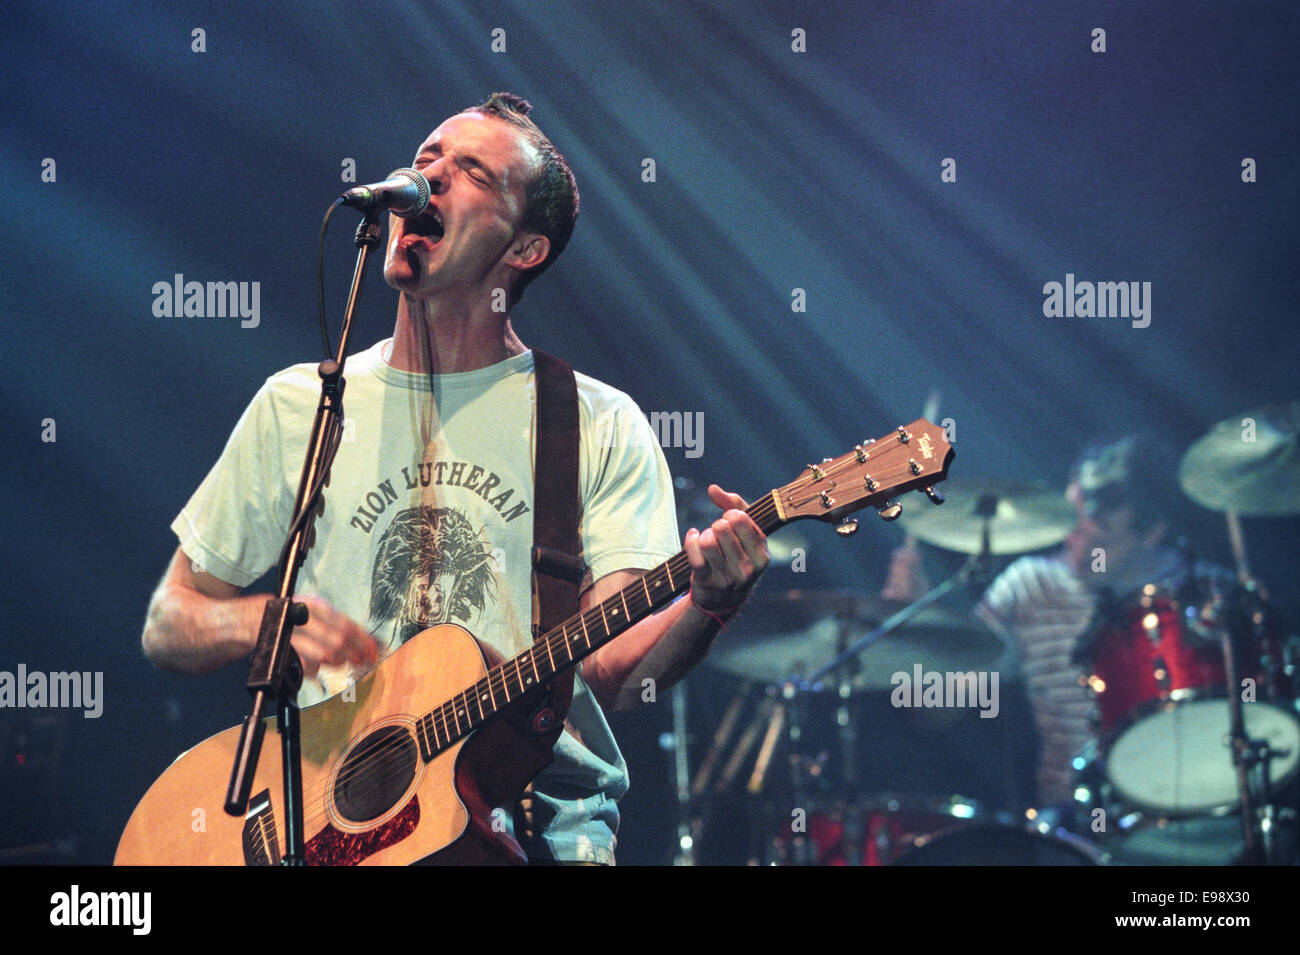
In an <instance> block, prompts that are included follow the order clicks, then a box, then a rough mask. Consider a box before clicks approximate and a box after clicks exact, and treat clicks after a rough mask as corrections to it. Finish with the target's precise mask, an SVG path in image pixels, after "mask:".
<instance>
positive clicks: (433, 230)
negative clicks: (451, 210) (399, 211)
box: [405, 210, 444, 244]
mask: <svg viewBox="0 0 1300 955" xmlns="http://www.w3.org/2000/svg"><path fill="white" fill-rule="evenodd" d="M405 231H406V234H407V235H418V236H424V237H425V238H428V239H432V240H433V243H434V244H436V243H437V242H438V241H439V240H440V239H441V238H442V235H443V232H444V229H443V225H442V217H441V216H439V215H438V213H437V211H436V210H429V211H427V212H422V213H420V214H419V215H418V216H416V217H415V218H413V219H407V220H406V229H405Z"/></svg>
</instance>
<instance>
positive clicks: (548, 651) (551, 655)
mask: <svg viewBox="0 0 1300 955" xmlns="http://www.w3.org/2000/svg"><path fill="white" fill-rule="evenodd" d="M560 632H561V633H563V632H564V628H563V627H561V628H560ZM542 642H543V643H545V644H546V657H547V659H549V660H550V661H551V672H552V673H559V672H560V670H559V667H557V666H556V665H555V654H554V653H553V652H552V651H551V641H550V640H549V639H547V640H543V641H542Z"/></svg>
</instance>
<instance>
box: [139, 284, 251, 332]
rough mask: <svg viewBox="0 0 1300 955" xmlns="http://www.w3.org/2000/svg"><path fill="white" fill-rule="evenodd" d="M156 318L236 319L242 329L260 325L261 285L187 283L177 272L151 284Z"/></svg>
mask: <svg viewBox="0 0 1300 955" xmlns="http://www.w3.org/2000/svg"><path fill="white" fill-rule="evenodd" d="M153 295H154V300H153V314H154V317H155V318H239V319H241V321H240V323H239V326H240V327H241V328H256V327H257V326H258V325H260V324H261V322H262V283H261V282H194V281H191V282H187V281H185V276H184V275H183V274H181V273H180V272H177V273H176V274H175V275H173V276H172V280H171V281H170V282H154V283H153Z"/></svg>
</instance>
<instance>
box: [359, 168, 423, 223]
mask: <svg viewBox="0 0 1300 955" xmlns="http://www.w3.org/2000/svg"><path fill="white" fill-rule="evenodd" d="M339 198H340V199H341V200H342V201H343V205H345V206H351V207H352V208H353V209H360V210H361V211H362V212H379V211H380V210H382V209H387V210H388V211H389V212H391V213H393V215H397V216H401V217H402V218H403V219H409V218H411V217H412V216H418V215H419V214H420V213H421V212H423V211H424V210H425V208H426V207H427V206H428V205H429V180H428V179H425V178H424V176H422V175H420V174H419V173H418V172H416V171H415V170H414V169H394V170H393V171H392V172H390V173H389V174H388V178H387V179H385V180H384V181H383V182H372V183H370V184H368V185H365V186H357V187H356V188H355V189H349V190H348V191H347V192H345V193H343V195H341V196H339Z"/></svg>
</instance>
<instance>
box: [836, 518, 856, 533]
mask: <svg viewBox="0 0 1300 955" xmlns="http://www.w3.org/2000/svg"><path fill="white" fill-rule="evenodd" d="M857 532H858V519H857V518H856V517H846V518H844V519H843V520H842V521H840V522H839V523H838V524H836V525H835V533H837V534H839V535H840V536H841V537H852V536H853V535H854V534H856V533H857Z"/></svg>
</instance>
